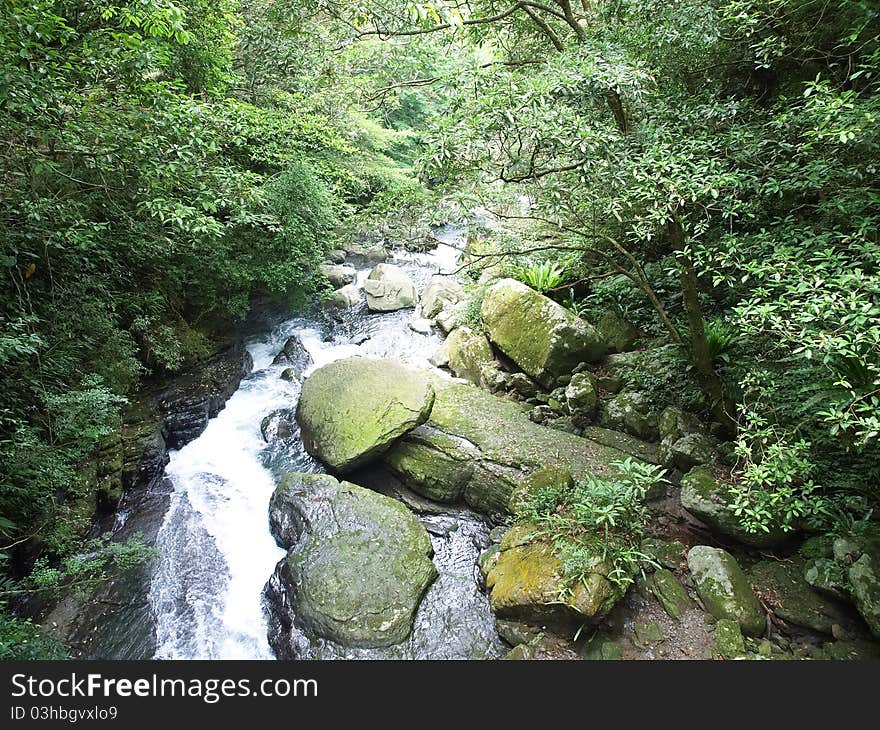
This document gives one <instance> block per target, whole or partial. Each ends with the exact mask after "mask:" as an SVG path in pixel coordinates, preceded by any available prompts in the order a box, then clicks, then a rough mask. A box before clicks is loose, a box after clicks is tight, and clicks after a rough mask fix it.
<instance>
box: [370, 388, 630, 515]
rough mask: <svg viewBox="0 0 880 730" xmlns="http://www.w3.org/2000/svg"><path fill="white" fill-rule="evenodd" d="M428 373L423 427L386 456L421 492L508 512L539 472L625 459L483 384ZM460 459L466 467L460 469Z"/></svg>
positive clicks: (589, 470) (607, 468)
mask: <svg viewBox="0 0 880 730" xmlns="http://www.w3.org/2000/svg"><path fill="white" fill-rule="evenodd" d="M425 377H426V378H428V379H430V382H431V383H432V385H433V387H434V392H435V394H436V397H435V401H434V407H433V408H432V410H431V414H430V416H429V418H428V421H427V423H426V424H425V427H424V428H420V429H416V430H414V431H411V432H409V433H408V434H406V435H405V436H404V437H403V438H402V439H401V440H400V441H399V442H398V444H397V445H395V446H394V447H393V448H392V449H391V450H389V451H388V452H387V454H386V455H385V456H384V457H383V459H384V461H385V462H386V463H388V464H389V465H390V466H391V467H392V469H394V470H395V472H396V473H397V474H398V476H400V478H401V479H402V480H403V481H404V483H406V485H407V486H408V487H409V488H410V489H412V490H413V491H415V492H418V493H419V494H422V495H424V496H427V497H431V495H432V494H434V495H436V494H440V493H442V494H446V495H450V496H449V498H450V499H451V497H452V495H461V498H462V499H464V501H465V502H467V503H468V504H469V505H470V506H471V507H474V508H475V509H477V510H479V511H481V512H487V513H492V514H507V513H509V512H510V502H511V497H512V495H513V493H514V491H515V490H516V489H517V488H518V487H519V486H520V484H522V483H523V481H525V480H526V479H528V477H529V476H530V475H531V474H533V473H534V472H536V471H539V470H542V469H545V468H548V467H559V468H562V469H566V470H568V471H569V472H570V473H571V475H572V476H573V477H574V478H575V479H584V478H586V477H588V476H591V475H597V474H606V473H608V472H613V470H614V467H613V466H612V464H613V462H617V461H622V460H623V459H624V458H625V457H626V455H625V454H624V453H623V452H621V451H618V450H617V449H613V448H609V447H606V446H602V445H600V444H597V443H596V442H594V441H591V440H588V439H584V438H581V437H579V436H575V435H574V434H571V433H567V432H564V431H557V430H554V429H550V428H546V427H544V426H540V425H538V424H535V423H532V422H531V421H530V420H529V415H528V410H527V409H526V408H524V407H523V406H521V405H520V404H519V403H516V402H514V401H511V400H508V399H505V398H499V397H497V396H495V395H492V394H491V393H488V392H486V391H485V390H483V389H482V388H475V387H473V386H471V385H467V384H464V383H460V382H455V381H450V380H447V379H444V378H441V377H439V376H437V375H435V374H433V373H429V372H426V373H425ZM398 450H402V451H403V450H405V453H406V457H407V458H399V455H398V453H397V452H398ZM414 451H417V452H418V460H417V461H415V460H413V459H412V453H413V452H414ZM413 463H416V464H417V465H418V468H414V467H411V464H413ZM462 463H465V464H469V467H468V468H461V467H460V465H461V464H462ZM453 465H455V466H456V468H451V466H453ZM427 475H430V478H429V477H428V476H427Z"/></svg>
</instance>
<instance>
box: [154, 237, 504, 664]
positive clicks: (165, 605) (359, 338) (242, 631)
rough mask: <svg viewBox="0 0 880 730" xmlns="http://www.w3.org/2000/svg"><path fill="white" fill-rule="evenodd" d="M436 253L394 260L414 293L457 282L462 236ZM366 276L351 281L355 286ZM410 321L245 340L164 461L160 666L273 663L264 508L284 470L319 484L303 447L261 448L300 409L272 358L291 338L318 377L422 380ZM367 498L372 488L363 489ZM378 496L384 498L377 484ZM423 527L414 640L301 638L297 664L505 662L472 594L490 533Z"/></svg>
mask: <svg viewBox="0 0 880 730" xmlns="http://www.w3.org/2000/svg"><path fill="white" fill-rule="evenodd" d="M437 237H438V239H439V240H441V241H442V242H441V243H440V245H438V247H437V248H436V249H434V250H433V251H431V252H428V253H423V254H400V255H398V256H397V257H396V258H395V259H394V260H393V261H392V263H395V264H398V265H400V266H402V267H403V268H404V269H406V271H407V272H408V274H409V275H410V277H411V278H412V279H413V281H414V282H415V283H416V285H417V287H418V288H419V290H422V288H423V287H424V285H425V284H426V283H427V281H428V280H429V279H430V277H431V276H432V275H433V274H435V273H438V272H439V271H445V272H449V271H452V270H454V268H455V266H456V260H457V258H458V250H457V249H458V248H460V246H461V244H462V243H463V240H462V236H461V232H460V230H458V229H456V228H453V227H447V228H445V229H441V230H440V231H439V232H438V234H437ZM368 272H369V267H365V268H363V269H361V270H359V273H358V283H359V284H362V283H363V280H364V278H365V277H366V275H367V273H368ZM418 317H419V312H418V309H416V310H411V309H410V310H402V311H399V312H392V313H388V314H381V315H378V314H370V313H368V312H367V311H366V310H365V308H364V307H363V305H362V306H361V307H360V308H358V309H356V310H353V311H351V312H348V313H346V314H345V315H344V316H342V317H341V318H340V321H337V322H334V323H333V324H332V326H328V323H327V321H326V320H325V319H323V318H321V317H318V316H316V317H314V318H308V317H298V318H292V319H289V320H286V321H283V322H280V323H278V324H276V325H275V326H274V327H272V329H271V330H270V331H269V332H268V333H265V334H263V335H260V336H257V337H254V338H252V339H251V340H250V341H249V342H248V349H249V350H250V353H251V355H252V357H253V360H254V368H253V371H252V373H251V374H250V375H249V376H248V377H247V378H245V379H244V380H243V381H242V383H241V386H240V387H239V389H238V391H237V392H236V393H235V394H234V395H233V396H232V397H231V398H230V399H229V401H228V402H227V404H226V407H225V409H224V410H223V411H221V412H220V414H219V415H218V416H217V417H216V418H214V419H213V420H211V422H210V423H209V424H208V427H207V429H206V430H205V431H204V433H202V435H201V436H199V437H198V438H197V439H195V440H194V441H192V442H191V443H189V444H187V445H186V446H185V447H183V448H182V449H180V450H179V451H177V452H174V453H172V455H171V461H170V463H169V464H168V467H167V469H166V474H167V476H168V477H169V478H170V480H171V481H172V483H173V485H174V490H173V492H172V494H171V500H170V504H169V508H168V510H167V513H166V515H165V517H164V521H163V524H162V527H161V529H160V531H159V535H158V539H157V548H158V549H159V553H160V554H159V558H158V560H157V561H156V562H157V565H156V568H155V572H154V574H153V577H152V582H151V587H150V594H149V603H150V607H151V610H152V612H153V615H154V617H155V621H156V643H157V648H156V657H157V658H161V659H177V658H179V659H196V658H200V659H213V658H229V659H246V658H253V659H263V658H272V657H273V656H274V653H273V651H272V649H271V648H270V642H269V640H268V638H267V631H268V627H269V622H268V621H267V610H266V607H265V605H264V602H263V598H262V592H263V587H264V585H265V584H266V582H267V580H268V579H269V577H270V576H271V574H272V572H273V570H274V568H275V565H276V563H277V562H278V561H279V560H280V559H281V558H282V557H283V555H284V551H283V550H281V549H280V548H279V547H278V546H277V545H276V544H275V541H274V540H273V538H272V537H271V535H270V534H269V525H268V504H269V498H270V496H271V494H272V491H273V489H274V487H275V479H276V478H277V476H278V475H279V474H281V473H283V472H284V471H286V470H298V471H320V470H321V467H320V465H319V464H317V463H316V462H315V461H314V460H313V459H312V458H311V457H310V456H309V455H308V454H306V453H305V451H304V450H303V447H302V444H301V442H300V441H299V439H298V437H295V438H290V439H285V440H283V441H278V442H275V443H273V444H267V443H266V442H265V441H264V440H263V438H262V436H261V433H260V422H261V420H262V419H263V418H264V417H265V416H266V415H268V414H269V413H271V412H272V411H275V410H277V409H283V408H294V407H295V406H296V400H297V398H298V396H299V387H300V386H299V384H298V383H296V382H288V381H285V380H283V379H281V378H280V377H279V376H280V373H281V371H282V370H283V369H284V367H285V366H284V365H273V364H272V359H273V357H274V356H275V355H276V353H278V352H279V351H280V350H281V348H282V347H283V345H284V342H285V341H286V340H287V338H288V337H290V336H291V335H294V334H296V335H298V336H299V337H300V340H301V341H302V343H303V344H304V345H305V347H306V348H307V349H308V351H309V353H310V354H311V356H312V358H313V359H314V366H313V367H319V366H320V365H323V364H325V363H328V362H331V361H333V360H337V359H340V358H344V357H349V356H352V355H358V354H360V355H373V356H379V357H390V358H396V359H399V360H402V361H404V362H407V363H410V364H413V365H415V366H418V367H425V368H430V367H431V366H430V365H429V364H428V358H429V357H430V356H431V354H432V353H433V352H434V350H435V349H436V348H437V346H438V345H439V344H440V342H441V340H440V338H439V337H437V336H436V335H435V334H430V335H424V334H419V333H417V332H415V331H413V330H412V329H411V328H410V326H409V325H410V323H411V322H412V321H413V320H414V319H416V318H418ZM370 486H373V485H370ZM380 486H381V485H380ZM420 519H422V520H423V522H424V523H425V525H426V528H427V529H428V531H429V533H430V534H431V539H432V542H433V543H434V549H435V556H434V561H435V563H436V565H437V568H438V571H439V573H440V577H439V578H438V579H437V581H435V583H434V584H433V585H432V587H431V588H430V589H429V590H428V592H427V594H426V595H425V598H424V599H423V601H422V604H421V606H420V608H419V611H418V614H417V616H416V621H415V627H414V631H413V634H412V636H411V637H410V639H409V640H408V641H407V642H405V643H404V644H402V645H399V646H398V647H391V648H390V649H382V650H372V649H357V650H353V649H347V648H345V647H341V646H338V645H335V644H332V642H325V641H321V640H318V641H315V642H310V641H309V640H308V639H307V638H306V637H304V636H300V635H296V636H293V637H291V638H290V642H291V643H292V644H294V645H296V647H297V648H298V654H299V655H301V656H309V657H315V658H336V657H350V658H385V657H405V658H474V657H483V656H497V655H498V654H499V653H500V652H501V651H502V644H501V641H500V639H499V638H498V636H497V634H496V632H495V629H494V622H493V619H492V615H491V612H490V610H489V605H488V600H487V599H486V596H485V595H484V593H483V592H482V591H481V590H480V588H479V583H478V571H477V568H476V560H477V557H478V555H479V552H480V550H481V549H483V548H484V547H485V546H486V544H487V541H488V537H487V536H488V529H489V526H488V525H487V524H486V523H485V522H484V520H483V519H482V518H480V517H479V516H478V515H476V514H475V513H473V512H470V511H469V510H467V509H461V508H456V509H429V510H427V511H426V513H425V514H422V515H421V516H420Z"/></svg>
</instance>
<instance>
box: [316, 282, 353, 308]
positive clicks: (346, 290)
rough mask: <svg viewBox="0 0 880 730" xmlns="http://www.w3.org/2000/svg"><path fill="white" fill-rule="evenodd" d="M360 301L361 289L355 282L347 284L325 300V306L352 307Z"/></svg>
mask: <svg viewBox="0 0 880 730" xmlns="http://www.w3.org/2000/svg"><path fill="white" fill-rule="evenodd" d="M360 303H361V290H360V289H358V288H357V287H356V286H355V285H354V284H346V285H345V286H344V287H342V288H341V289H337V290H336V291H335V292H333V293H332V294H331V295H330V296H328V297H327V298H326V299H325V300H324V306H325V307H329V308H342V309H351V308H352V307H356V306H357V305H358V304H360Z"/></svg>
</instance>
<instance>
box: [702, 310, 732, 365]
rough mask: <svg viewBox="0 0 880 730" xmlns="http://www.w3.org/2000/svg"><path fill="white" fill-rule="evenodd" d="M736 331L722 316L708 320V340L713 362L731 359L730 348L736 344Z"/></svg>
mask: <svg viewBox="0 0 880 730" xmlns="http://www.w3.org/2000/svg"><path fill="white" fill-rule="evenodd" d="M736 340H737V337H736V331H735V330H734V329H733V327H732V326H731V325H730V324H729V323H728V322H726V321H725V320H724V319H722V318H721V317H718V318H716V319H713V320H710V321H708V322H706V341H707V342H708V343H709V355H710V357H711V358H712V362H714V363H718V362H719V361H724V362H727V361H729V360H730V350H731V348H733V346H734V345H735V344H736Z"/></svg>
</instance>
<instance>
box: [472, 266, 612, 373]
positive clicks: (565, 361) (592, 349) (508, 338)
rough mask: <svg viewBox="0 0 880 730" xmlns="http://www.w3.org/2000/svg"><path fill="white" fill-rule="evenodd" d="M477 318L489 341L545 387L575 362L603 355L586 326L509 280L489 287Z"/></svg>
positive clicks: (529, 290)
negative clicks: (481, 321)
mask: <svg viewBox="0 0 880 730" xmlns="http://www.w3.org/2000/svg"><path fill="white" fill-rule="evenodd" d="M481 316H482V320H483V326H484V328H485V330H486V334H487V335H488V336H489V339H490V340H491V341H492V342H493V343H494V344H495V345H497V346H498V348H499V349H501V351H502V352H504V354H505V355H507V356H508V357H509V358H511V359H512V360H513V361H514V362H515V363H516V364H517V365H518V366H519V367H520V368H521V369H522V370H523V371H524V372H526V373H527V374H528V375H530V376H532V377H533V378H534V379H535V380H537V381H538V382H539V383H541V384H542V385H543V386H544V387H547V388H549V387H551V386H552V385H553V384H554V383H555V381H556V378H557V377H559V376H560V375H563V374H566V373H570V372H571V370H572V368H574V366H575V365H577V364H578V363H580V362H594V361H596V360H598V359H599V358H600V357H602V355H603V354H604V353H605V345H604V344H603V343H602V341H601V338H600V337H599V334H598V333H597V332H596V330H595V329H594V328H593V327H592V326H591V325H590V324H589V323H587V322H585V321H584V320H582V319H580V318H578V317H576V316H575V315H573V314H572V313H571V312H569V311H568V310H567V309H565V308H564V307H562V306H560V305H559V304H557V303H556V302H554V301H553V300H551V299H549V298H547V297H545V296H543V295H542V294H539V293H538V292H536V291H534V290H533V289H530V288H529V287H528V286H526V285H525V284H523V283H521V282H518V281H515V280H514V279H502V280H501V281H499V282H497V283H496V284H493V285H492V286H490V287H489V289H488V290H487V291H486V296H485V297H484V299H483V304H482V307H481Z"/></svg>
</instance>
